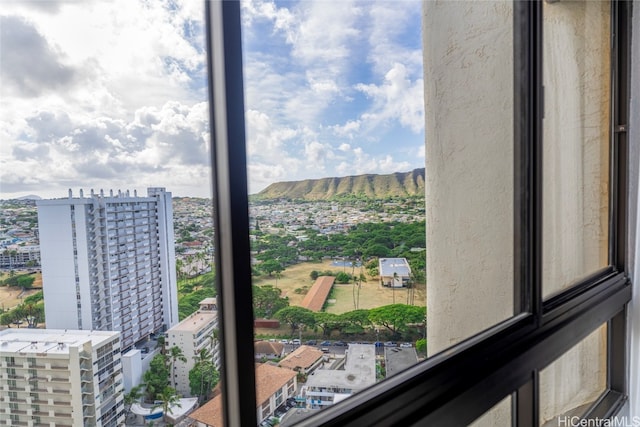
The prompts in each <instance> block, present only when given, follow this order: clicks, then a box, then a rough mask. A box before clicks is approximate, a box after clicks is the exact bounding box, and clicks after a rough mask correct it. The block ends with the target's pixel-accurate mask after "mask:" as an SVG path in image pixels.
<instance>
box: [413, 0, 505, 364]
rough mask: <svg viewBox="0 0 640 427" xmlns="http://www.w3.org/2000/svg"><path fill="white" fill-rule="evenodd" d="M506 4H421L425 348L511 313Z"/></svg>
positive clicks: (459, 337)
mask: <svg viewBox="0 0 640 427" xmlns="http://www.w3.org/2000/svg"><path fill="white" fill-rule="evenodd" d="M512 21H513V16H512V5H511V3H509V2H448V1H443V2H431V1H427V2H425V3H424V20H423V45H424V74H425V78H424V81H425V116H426V126H425V130H426V173H425V175H426V180H425V182H426V185H425V186H426V209H427V219H426V220H427V349H428V353H429V354H430V355H433V354H435V353H437V352H439V351H441V350H443V349H445V348H447V347H449V346H451V345H453V344H456V343H458V342H460V341H462V340H463V339H466V338H468V337H470V336H472V335H474V334H476V333H478V332H480V331H482V330H483V329H486V328H487V327H490V326H492V325H495V324H496V323H498V322H500V321H502V320H504V319H506V318H508V317H510V316H511V315H512V314H513V31H512V27H513V24H512Z"/></svg>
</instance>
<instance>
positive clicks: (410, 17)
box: [242, 1, 426, 423]
mask: <svg viewBox="0 0 640 427" xmlns="http://www.w3.org/2000/svg"><path fill="white" fill-rule="evenodd" d="M421 10H422V3H421V2H420V1H405V2H399V3H398V2H389V1H378V2H374V1H371V2H332V3H331V4H330V7H329V6H328V3H326V2H306V1H300V2H283V3H275V4H271V3H261V2H246V3H243V7H242V18H243V19H242V21H243V43H244V67H245V69H244V74H245V88H246V100H247V101H246V126H247V149H248V169H249V187H250V188H249V191H250V193H252V194H253V196H252V199H251V201H250V224H249V227H250V230H251V239H252V250H253V253H252V257H253V265H254V268H253V272H252V273H253V285H254V286H253V292H254V294H253V296H254V314H255V317H256V318H257V319H258V320H257V322H256V329H255V333H256V338H257V339H258V340H259V341H258V342H257V343H256V345H255V353H256V361H257V362H260V363H268V362H274V363H277V364H278V366H277V368H274V369H271V370H269V371H267V370H265V369H262V370H260V369H259V370H258V371H257V377H256V382H257V384H258V387H257V388H258V390H257V393H258V405H262V406H261V410H260V411H259V412H258V419H259V421H262V420H264V419H265V418H269V417H271V416H279V415H278V414H281V413H282V411H283V410H284V409H286V406H287V405H286V403H287V399H291V400H290V401H289V402H291V404H292V405H294V406H296V405H297V406H298V407H299V408H300V409H301V410H300V411H299V413H297V412H296V411H295V410H290V411H287V412H288V415H287V416H286V418H285V419H286V420H288V421H287V423H290V422H292V421H291V420H294V419H296V417H297V416H305V415H309V414H312V413H314V412H317V411H316V410H318V409H322V408H325V407H327V406H330V405H333V404H335V403H337V402H339V401H341V400H343V399H345V398H346V397H348V396H350V395H352V394H354V393H357V392H359V391H361V390H363V389H365V388H366V387H369V386H371V385H374V384H376V383H377V382H379V381H381V380H384V379H385V378H387V377H389V376H391V375H395V374H396V373H398V372H400V371H402V370H403V369H406V368H407V367H409V366H412V365H414V364H416V363H417V362H418V361H419V360H420V359H422V358H424V357H425V356H426V352H425V345H424V343H425V327H424V324H425V305H426V285H425V247H426V243H425V235H426V232H425V210H424V178H425V172H424V170H425V169H424V167H425V162H424V127H425V120H424V107H423V104H424V102H423V100H424V88H423V86H424V85H423V76H424V74H423V67H422V62H423V55H422V38H421V26H422V14H421ZM385 343H386V345H385ZM376 344H377V345H376ZM287 372H288V373H289V374H290V373H291V372H294V373H296V375H294V381H295V383H293V384H292V386H291V387H290V388H289V387H285V388H282V384H284V382H286V381H289V380H290V378H289V377H288V376H287ZM267 374H269V375H271V377H268V378H266V381H265V378H264V375H267ZM261 384H262V385H261ZM267 385H268V386H269V387H272V388H273V389H272V390H271V394H269V393H268V387H267ZM265 387H266V388H265ZM276 389H277V390H283V391H282V395H281V396H282V397H283V398H284V400H282V399H278V398H276V397H274V399H272V400H271V401H268V398H269V396H271V395H273V396H275V394H274V393H275V392H276ZM265 390H266V391H265ZM296 399H297V400H296ZM303 409H304V410H303ZM305 410H310V411H308V412H305ZM294 412H295V413H296V416H293V415H292V413H294Z"/></svg>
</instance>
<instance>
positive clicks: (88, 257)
mask: <svg viewBox="0 0 640 427" xmlns="http://www.w3.org/2000/svg"><path fill="white" fill-rule="evenodd" d="M37 206H38V228H39V232H40V250H41V259H42V279H43V290H44V301H45V316H46V324H47V327H48V328H56V329H82V330H101V331H119V332H120V333H121V340H122V348H123V349H127V348H130V347H132V346H133V345H134V344H135V343H136V342H138V341H141V340H143V339H145V338H147V337H148V336H150V335H151V334H152V333H154V332H158V331H163V330H166V329H168V328H170V327H171V326H172V325H174V324H176V323H177V322H178V300H177V288H176V273H175V254H174V234H173V213H172V203H171V193H169V192H166V191H165V189H164V188H149V189H148V190H147V196H146V197H139V196H138V195H137V193H135V192H134V194H133V196H131V195H130V194H129V192H128V191H127V192H120V191H119V192H118V193H117V194H114V193H113V192H110V194H109V195H108V196H107V195H105V194H104V193H103V192H102V190H101V191H100V193H94V192H93V190H92V191H91V195H90V196H89V197H84V194H83V192H82V191H80V197H73V196H72V193H71V190H69V197H68V198H63V199H53V200H40V201H38V203H37Z"/></svg>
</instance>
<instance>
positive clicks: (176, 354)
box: [168, 345, 187, 387]
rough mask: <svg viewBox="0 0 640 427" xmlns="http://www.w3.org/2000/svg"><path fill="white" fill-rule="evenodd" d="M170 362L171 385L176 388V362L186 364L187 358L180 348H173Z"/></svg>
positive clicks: (170, 350) (170, 351)
mask: <svg viewBox="0 0 640 427" xmlns="http://www.w3.org/2000/svg"><path fill="white" fill-rule="evenodd" d="M168 356H169V362H170V366H169V372H170V373H171V384H172V385H173V386H174V387H175V372H174V370H175V367H176V361H178V360H179V361H181V362H183V363H184V362H186V361H187V358H186V357H185V355H184V353H183V352H182V349H181V348H180V347H178V346H175V345H174V346H173V347H171V348H170V349H169V354H168Z"/></svg>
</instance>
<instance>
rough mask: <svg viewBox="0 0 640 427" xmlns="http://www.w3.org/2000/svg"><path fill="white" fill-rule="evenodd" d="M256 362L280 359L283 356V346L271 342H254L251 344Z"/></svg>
mask: <svg viewBox="0 0 640 427" xmlns="http://www.w3.org/2000/svg"><path fill="white" fill-rule="evenodd" d="M253 351H254V353H255V357H256V362H266V361H267V360H275V359H280V358H281V357H282V356H284V344H282V343H279V342H272V341H256V342H254V343H253Z"/></svg>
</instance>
